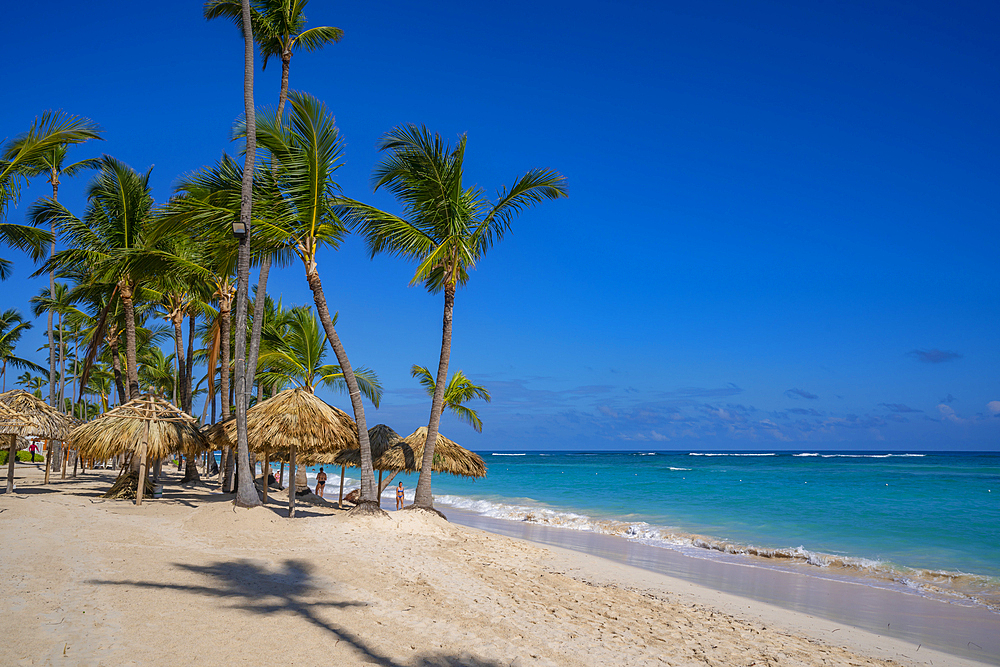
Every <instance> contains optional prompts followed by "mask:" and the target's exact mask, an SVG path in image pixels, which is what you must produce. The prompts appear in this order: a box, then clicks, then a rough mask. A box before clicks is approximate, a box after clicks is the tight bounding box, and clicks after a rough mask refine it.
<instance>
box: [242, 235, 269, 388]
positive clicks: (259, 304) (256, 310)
mask: <svg viewBox="0 0 1000 667" xmlns="http://www.w3.org/2000/svg"><path fill="white" fill-rule="evenodd" d="M270 272H271V255H270V254H268V255H267V256H266V257H264V260H263V261H262V262H261V263H260V274H259V275H258V276H257V295H256V296H255V297H254V303H253V326H252V327H251V330H250V353H249V354H248V355H247V387H252V386H253V383H254V381H255V380H256V378H257V361H258V360H259V358H260V337H261V331H263V328H264V301H266V299H267V277H268V274H270ZM262 400H263V396H261V395H260V387H257V402H258V403H259V402H260V401H262Z"/></svg>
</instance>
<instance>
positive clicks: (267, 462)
mask: <svg viewBox="0 0 1000 667" xmlns="http://www.w3.org/2000/svg"><path fill="white" fill-rule="evenodd" d="M260 474H261V477H262V478H263V480H264V502H265V503H266V502H267V481H268V479H270V477H271V455H270V454H264V466H263V467H262V468H261V469H260Z"/></svg>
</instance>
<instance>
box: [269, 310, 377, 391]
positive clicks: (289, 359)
mask: <svg viewBox="0 0 1000 667" xmlns="http://www.w3.org/2000/svg"><path fill="white" fill-rule="evenodd" d="M275 319H276V320H277V322H276V324H275V325H272V324H271V322H268V324H267V325H265V329H264V335H263V339H262V341H261V346H262V350H263V353H262V354H261V357H260V363H261V366H263V367H265V368H267V369H268V370H266V371H264V372H262V373H260V375H259V377H260V379H261V382H264V383H267V384H270V385H273V386H274V388H275V389H276V390H280V389H281V388H282V387H283V386H285V385H287V384H288V383H291V384H294V385H296V386H299V387H302V388H304V389H306V390H308V391H309V392H310V393H315V390H316V387H317V386H318V385H321V384H322V385H326V386H328V387H331V388H334V389H337V390H339V391H344V390H345V389H347V384H346V383H345V382H344V374H343V372H342V371H341V369H340V366H338V365H336V364H324V363H323V361H324V358H325V357H326V337H325V336H324V334H323V331H322V330H321V329H320V324H319V321H318V320H317V319H316V316H315V315H314V314H313V312H312V309H311V308H309V307H308V306H298V307H295V308H292V309H291V310H289V311H287V315H286V316H285V317H279V318H275ZM333 321H334V323H336V321H337V316H336V313H335V314H334V316H333ZM354 375H355V377H357V380H358V386H359V388H360V389H361V393H363V394H364V395H365V396H366V397H367V398H368V400H369V401H371V402H372V404H373V405H374V406H375V407H376V408H377V407H378V406H379V400H380V399H381V397H382V385H381V384H380V383H379V380H378V376H377V375H375V373H374V372H372V371H370V370H368V369H366V368H364V367H358V368H356V369H355V370H354Z"/></svg>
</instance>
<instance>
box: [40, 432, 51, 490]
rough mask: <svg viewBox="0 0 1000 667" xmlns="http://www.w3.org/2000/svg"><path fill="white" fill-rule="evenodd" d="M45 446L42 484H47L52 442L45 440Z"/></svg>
mask: <svg viewBox="0 0 1000 667" xmlns="http://www.w3.org/2000/svg"><path fill="white" fill-rule="evenodd" d="M45 442H46V443H47V444H46V445H45V481H44V482H42V483H43V484H48V483H49V470H50V469H51V468H52V441H51V440H46V441H45Z"/></svg>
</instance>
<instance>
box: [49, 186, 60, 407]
mask: <svg viewBox="0 0 1000 667" xmlns="http://www.w3.org/2000/svg"><path fill="white" fill-rule="evenodd" d="M58 194H59V177H58V176H56V173H55V170H52V200H53V201H56V196H57V195H58ZM49 230H50V231H51V232H52V244H51V245H50V246H49V259H52V256H53V255H55V254H56V221H55V220H52V222H51V223H50V225H49ZM55 293H56V274H55V271H49V298H52V297H53V296H54V295H55ZM49 405H51V406H52V407H54V408H58V407H59V406H58V405H56V339H55V335H54V334H53V332H52V309H51V308H49Z"/></svg>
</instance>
